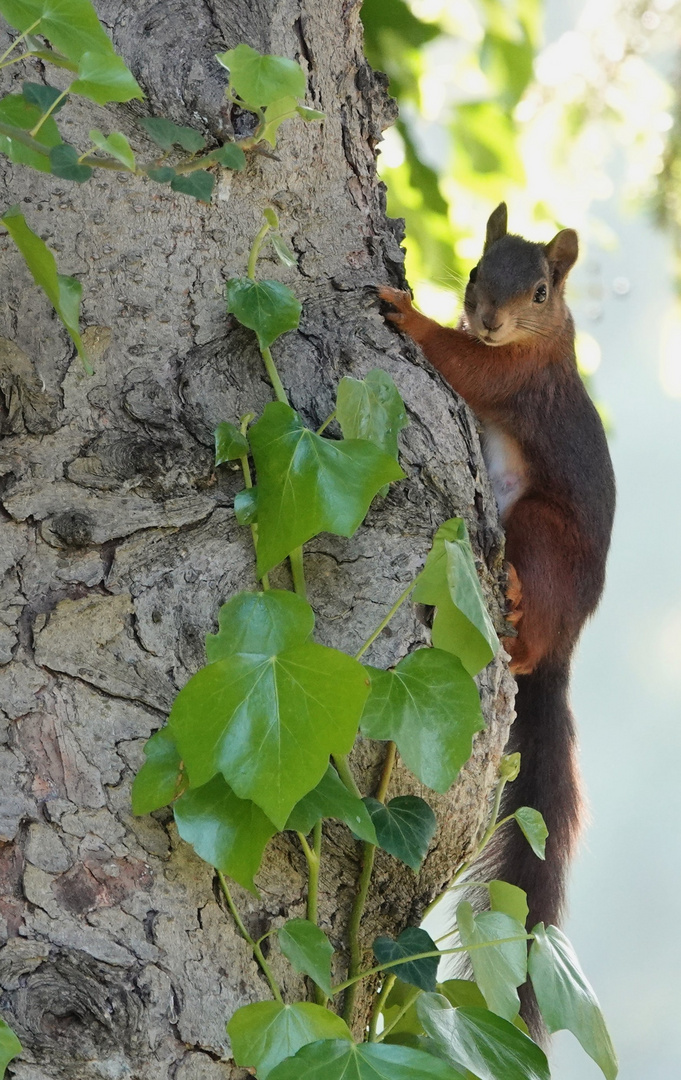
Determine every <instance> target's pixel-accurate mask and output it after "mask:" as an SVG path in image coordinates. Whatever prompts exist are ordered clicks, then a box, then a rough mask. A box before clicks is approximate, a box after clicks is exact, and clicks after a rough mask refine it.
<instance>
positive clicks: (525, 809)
mask: <svg viewBox="0 0 681 1080" xmlns="http://www.w3.org/2000/svg"><path fill="white" fill-rule="evenodd" d="M513 817H514V818H515V819H516V821H517V822H518V825H519V826H520V828H521V830H522V833H523V835H524V837H525V839H526V840H527V842H528V844H529V845H530V847H531V848H532V850H533V852H534V853H535V855H536V856H537V858H539V859H545V858H546V838H547V837H548V835H549V830H548V829H547V828H546V824H545V822H544V819H543V817H542V816H541V814H540V813H539V811H538V810H534V809H533V808H532V807H531V806H521V807H519V808H518V809H517V810H516V812H515V814H514V815H513Z"/></svg>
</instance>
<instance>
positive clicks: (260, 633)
mask: <svg viewBox="0 0 681 1080" xmlns="http://www.w3.org/2000/svg"><path fill="white" fill-rule="evenodd" d="M218 626H219V630H218V633H217V634H208V635H207V636H206V656H207V657H208V662H209V663H211V664H212V663H214V662H215V661H216V660H225V659H226V658H227V657H229V656H234V655H235V654H237V653H252V654H253V655H255V656H262V657H272V656H276V655H277V653H280V652H283V651H284V650H285V649H292V648H295V646H296V645H303V644H305V642H307V641H309V639H310V635H311V634H312V631H313V629H314V612H313V610H312V608H311V607H310V605H309V604H308V603H307V601H306V600H304V599H303V597H302V596H297V595H296V593H290V592H287V591H286V590H285V589H268V590H267V592H241V593H237V595H236V596H233V597H232V599H231V600H228V601H227V603H226V604H223V605H222V607H221V608H220V611H219V614H218Z"/></svg>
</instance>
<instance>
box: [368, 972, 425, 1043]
mask: <svg viewBox="0 0 681 1080" xmlns="http://www.w3.org/2000/svg"><path fill="white" fill-rule="evenodd" d="M390 977H391V976H388V978H390ZM393 978H397V976H396V975H395V976H393ZM420 992H421V991H420V990H419V988H418V987H416V986H415V987H414V989H413V991H412V993H411V994H409V995H408V996H407V1000H406V1001H405V1003H404V1005H403V1006H402V1007H401V1009H399V1010H398V1012H397V1013H396V1015H395V1016H394V1017H393V1019H392V1020H391V1021H390V1023H389V1024H386V1026H385V1027H384V1028H383V1031H382V1032H381V1034H380V1035H377V1036H376V1042H383V1040H384V1039H385V1037H386V1035H389V1034H390V1032H391V1031H392V1030H393V1028H394V1027H397V1025H398V1024H399V1022H400V1020H401V1019H402V1017H403V1016H404V1014H405V1013H406V1012H408V1011H409V1009H410V1008H411V1007H412V1005H413V1004H414V1002H415V1001H416V999H417V997H418V996H419V994H420Z"/></svg>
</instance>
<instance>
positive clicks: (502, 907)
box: [489, 881, 530, 926]
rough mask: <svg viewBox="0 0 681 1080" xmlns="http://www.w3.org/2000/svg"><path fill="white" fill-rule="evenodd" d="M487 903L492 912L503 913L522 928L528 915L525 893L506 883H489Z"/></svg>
mask: <svg viewBox="0 0 681 1080" xmlns="http://www.w3.org/2000/svg"><path fill="white" fill-rule="evenodd" d="M489 901H490V906H491V908H492V911H503V913H504V914H505V915H510V916H511V918H512V919H516V920H517V921H518V922H519V923H520V925H521V926H524V925H525V923H526V921H527V916H528V914H529V911H530V909H529V907H528V906H527V893H526V892H524V891H523V889H519V888H518V886H517V885H510V884H509V883H508V881H490V883H489Z"/></svg>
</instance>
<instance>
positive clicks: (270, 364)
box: [260, 226, 288, 405]
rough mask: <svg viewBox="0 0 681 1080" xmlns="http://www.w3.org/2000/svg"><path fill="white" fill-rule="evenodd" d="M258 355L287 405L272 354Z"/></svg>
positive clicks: (262, 350)
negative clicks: (260, 356)
mask: <svg viewBox="0 0 681 1080" xmlns="http://www.w3.org/2000/svg"><path fill="white" fill-rule="evenodd" d="M268 228H269V226H268ZM260 353H261V355H262V358H263V360H264V361H265V367H266V369H267V374H268V376H269V380H270V382H271V383H272V386H273V387H274V393H275V395H276V398H277V401H283V402H284V405H288V395H287V393H286V391H285V390H284V385H283V383H282V381H281V379H280V378H279V372H278V371H277V368H276V365H275V363H274V360H273V359H272V353H271V352H270V350H269V349H268V348H264V349H261V350H260Z"/></svg>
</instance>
